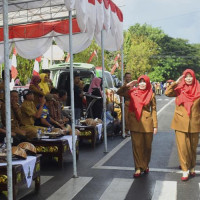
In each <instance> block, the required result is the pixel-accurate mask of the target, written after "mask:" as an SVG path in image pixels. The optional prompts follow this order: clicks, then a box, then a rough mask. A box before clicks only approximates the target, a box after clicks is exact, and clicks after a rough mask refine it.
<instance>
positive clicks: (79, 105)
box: [74, 73, 83, 120]
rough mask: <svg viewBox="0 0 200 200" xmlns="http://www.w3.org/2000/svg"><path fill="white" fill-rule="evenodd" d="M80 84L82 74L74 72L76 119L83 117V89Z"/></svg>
mask: <svg viewBox="0 0 200 200" xmlns="http://www.w3.org/2000/svg"><path fill="white" fill-rule="evenodd" d="M79 84H80V74H79V73H74V107H75V120H78V119H80V118H81V115H82V110H83V102H82V98H83V91H82V89H81V88H80V87H79Z"/></svg>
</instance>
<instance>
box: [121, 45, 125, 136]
mask: <svg viewBox="0 0 200 200" xmlns="http://www.w3.org/2000/svg"><path fill="white" fill-rule="evenodd" d="M121 80H122V84H123V83H124V52H123V46H122V47H121ZM122 136H123V137H125V112H124V97H122Z"/></svg>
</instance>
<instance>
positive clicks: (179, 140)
mask: <svg viewBox="0 0 200 200" xmlns="http://www.w3.org/2000/svg"><path fill="white" fill-rule="evenodd" d="M175 133H176V144H177V149H178V156H179V161H180V165H181V168H182V170H183V171H187V170H190V169H192V168H194V167H195V165H196V154H197V146H198V141H199V133H184V132H180V131H175Z"/></svg>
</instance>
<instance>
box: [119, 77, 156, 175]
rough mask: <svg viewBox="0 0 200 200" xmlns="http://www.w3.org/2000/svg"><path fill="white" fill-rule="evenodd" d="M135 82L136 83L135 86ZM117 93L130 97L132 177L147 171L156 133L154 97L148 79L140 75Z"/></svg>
mask: <svg viewBox="0 0 200 200" xmlns="http://www.w3.org/2000/svg"><path fill="white" fill-rule="evenodd" d="M136 84H138V86H137V87H134V86H136ZM118 94H119V95H121V96H124V97H129V98H130V105H129V112H130V113H129V128H130V131H131V139H132V148H133V158H134V163H135V173H134V175H133V176H134V178H137V177H140V176H141V175H142V173H146V174H147V173H148V172H149V162H150V159H151V146H152V141H153V134H156V133H157V127H158V124H157V112H156V99H155V94H154V93H153V91H152V87H151V83H150V79H149V77H148V76H146V75H142V76H140V77H139V78H138V80H137V81H135V80H134V81H131V82H130V83H128V84H126V85H124V86H122V87H121V88H120V89H119V90H118Z"/></svg>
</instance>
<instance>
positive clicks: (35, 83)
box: [29, 75, 45, 107]
mask: <svg viewBox="0 0 200 200" xmlns="http://www.w3.org/2000/svg"><path fill="white" fill-rule="evenodd" d="M40 82H41V78H40V77H39V76H36V75H34V76H33V77H32V79H31V82H30V86H29V89H30V90H31V91H32V92H33V94H34V104H35V106H36V107H37V105H38V104H39V97H41V96H45V94H44V92H43V91H42V89H41V88H40V86H39V83H40Z"/></svg>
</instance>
